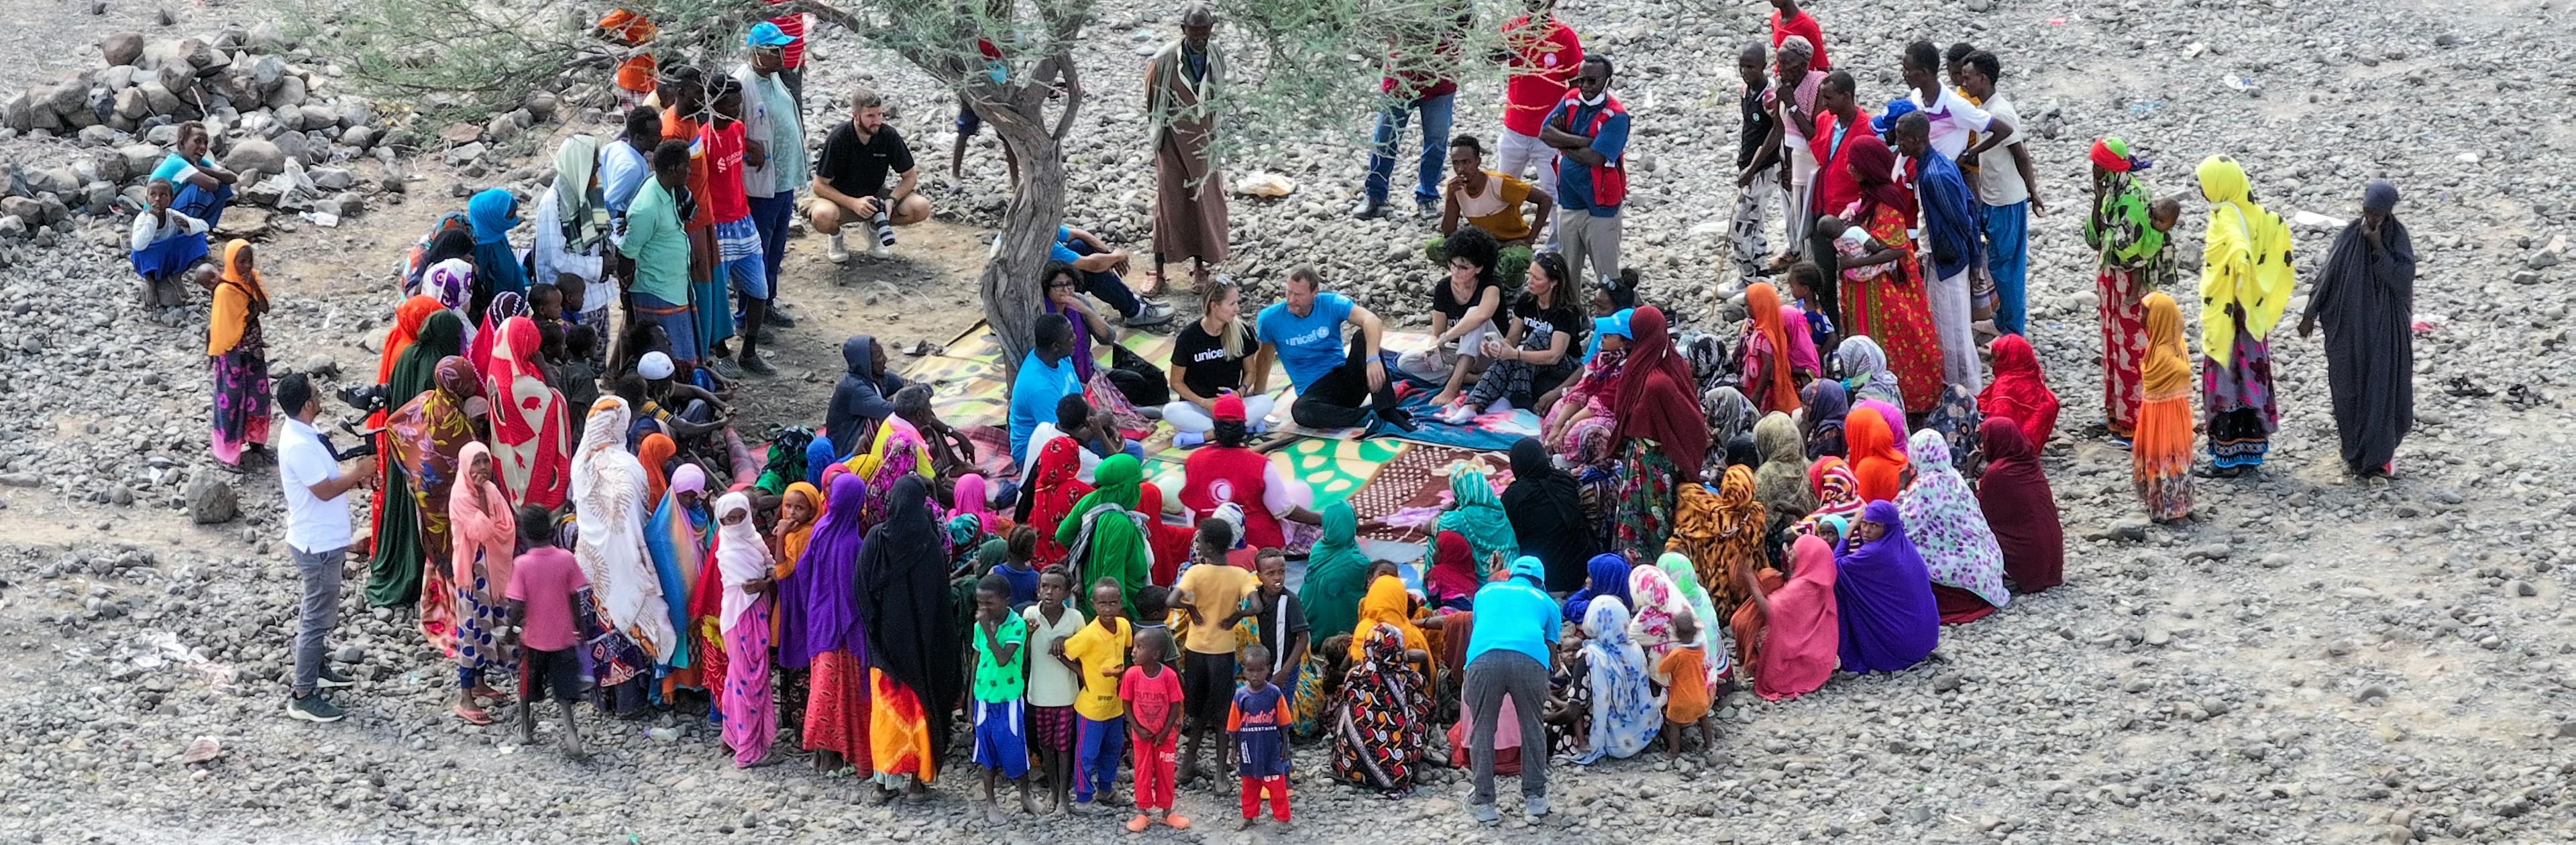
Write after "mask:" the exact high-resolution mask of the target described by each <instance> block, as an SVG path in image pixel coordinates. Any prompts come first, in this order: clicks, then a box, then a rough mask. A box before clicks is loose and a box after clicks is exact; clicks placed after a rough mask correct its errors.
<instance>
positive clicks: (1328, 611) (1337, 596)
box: [1297, 502, 1370, 642]
mask: <svg viewBox="0 0 2576 845" xmlns="http://www.w3.org/2000/svg"><path fill="white" fill-rule="evenodd" d="M1323 528H1324V538H1323V539H1321V540H1317V541H1315V547H1314V549H1313V550H1311V551H1309V552H1307V556H1306V583H1305V584H1304V585H1303V586H1302V587H1300V588H1299V589H1298V590H1297V602H1298V603H1299V604H1302V605H1304V606H1305V611H1306V624H1307V625H1308V626H1310V628H1311V629H1312V630H1313V631H1314V634H1313V636H1314V638H1315V639H1314V641H1315V642H1323V641H1324V640H1326V639H1328V638H1331V637H1333V636H1336V635H1340V634H1347V633H1350V632H1351V629H1352V628H1353V627H1356V626H1357V625H1358V624H1359V619H1360V597H1361V596H1362V595H1365V594H1366V593H1367V592H1368V584H1367V583H1366V579H1367V577H1368V571H1369V565H1370V561H1369V557H1368V555H1365V554H1361V553H1360V547H1359V531H1360V515H1359V512H1358V511H1354V510H1351V504H1350V503H1349V502H1334V503H1333V504H1332V505H1331V506H1329V507H1326V508H1324V519H1323Z"/></svg>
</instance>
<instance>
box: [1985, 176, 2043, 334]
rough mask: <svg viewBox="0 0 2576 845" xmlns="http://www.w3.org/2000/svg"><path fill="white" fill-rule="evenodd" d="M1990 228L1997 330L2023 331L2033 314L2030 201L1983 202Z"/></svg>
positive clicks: (1988, 241)
mask: <svg viewBox="0 0 2576 845" xmlns="http://www.w3.org/2000/svg"><path fill="white" fill-rule="evenodd" d="M1978 208H1979V209H1981V210H1982V211H1983V212H1984V217H1985V230H1986V271H1987V272H1988V273H1990V274H1992V275H1993V276H1994V279H1995V330H1996V331H2000V332H2003V333H2004V334H2022V333H2023V332H2022V328H2023V324H2024V323H2025V322H2026V321H2027V320H2028V318H2029V316H2030V308H2029V305H2028V304H2027V302H2026V300H2025V297H2026V295H2027V293H2028V292H2029V285H2028V282H2029V279H2030V201H2029V200H2023V201H2021V202H2017V203H2013V204H2011V205H1980V206H1978Z"/></svg>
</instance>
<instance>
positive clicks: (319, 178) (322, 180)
mask: <svg viewBox="0 0 2576 845" xmlns="http://www.w3.org/2000/svg"><path fill="white" fill-rule="evenodd" d="M306 175H307V176H310V177H312V179H313V187H315V188H318V189H321V190H325V191H345V190H348V189H349V186H350V185H352V184H355V183H356V182H357V181H358V178H357V174H354V173H351V172H349V169H348V168H346V167H316V168H313V169H312V170H310V171H307V172H306Z"/></svg>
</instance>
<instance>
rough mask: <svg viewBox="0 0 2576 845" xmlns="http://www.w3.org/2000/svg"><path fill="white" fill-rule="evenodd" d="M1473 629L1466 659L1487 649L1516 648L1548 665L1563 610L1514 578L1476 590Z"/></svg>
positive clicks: (1528, 584)
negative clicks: (1474, 623) (1474, 624)
mask: <svg viewBox="0 0 2576 845" xmlns="http://www.w3.org/2000/svg"><path fill="white" fill-rule="evenodd" d="M1475 606H1476V630H1475V631H1473V632H1471V633H1469V634H1468V635H1467V662H1468V663H1474V662H1476V658H1477V657H1479V656H1481V655H1483V654H1484V653H1485V652H1488V651H1495V650H1501V651H1517V652H1520V653H1522V654H1526V655H1529V657H1530V659H1531V660H1536V661H1538V665H1541V666H1545V665H1547V647H1548V644H1549V643H1553V642H1556V640H1557V637H1558V636H1559V635H1561V634H1562V633H1563V627H1562V626H1563V625H1564V612H1563V611H1561V610H1559V609H1558V607H1557V605H1556V600H1555V599H1552V598H1548V597H1547V594H1546V593H1544V592H1540V591H1539V589H1538V588H1537V587H1533V586H1530V583H1529V582H1528V581H1524V580H1521V579H1518V578H1514V579H1512V580H1510V581H1504V582H1500V583H1495V584H1487V585H1485V587H1484V589H1480V590H1477V591H1476V603H1475Z"/></svg>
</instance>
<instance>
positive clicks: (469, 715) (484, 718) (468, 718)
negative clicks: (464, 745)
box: [448, 710, 492, 725]
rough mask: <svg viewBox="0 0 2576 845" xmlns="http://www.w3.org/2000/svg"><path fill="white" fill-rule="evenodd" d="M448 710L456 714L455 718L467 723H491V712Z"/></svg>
mask: <svg viewBox="0 0 2576 845" xmlns="http://www.w3.org/2000/svg"><path fill="white" fill-rule="evenodd" d="M448 712H450V713H454V714H456V718H459V719H463V720H465V723H466V724H469V725H489V724H492V714H490V713H485V712H483V711H481V710H450V711H448Z"/></svg>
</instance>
